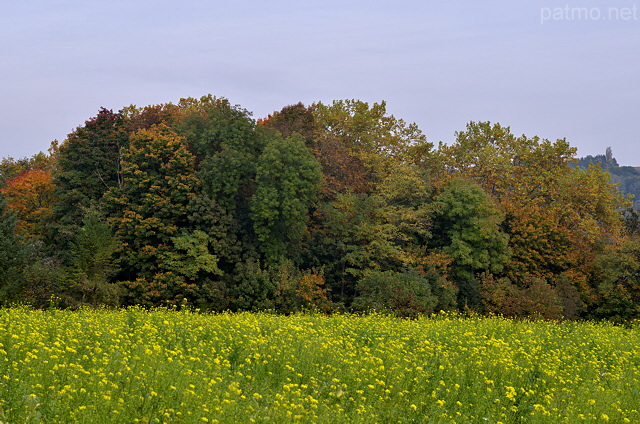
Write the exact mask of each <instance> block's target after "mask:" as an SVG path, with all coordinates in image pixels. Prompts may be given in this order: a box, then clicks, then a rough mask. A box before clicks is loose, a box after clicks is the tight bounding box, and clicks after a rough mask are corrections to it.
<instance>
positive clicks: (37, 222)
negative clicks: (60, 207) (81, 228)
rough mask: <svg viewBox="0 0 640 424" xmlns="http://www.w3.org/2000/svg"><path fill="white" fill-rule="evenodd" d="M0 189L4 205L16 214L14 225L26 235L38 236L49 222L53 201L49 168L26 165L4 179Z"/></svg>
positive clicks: (52, 186) (43, 231)
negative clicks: (18, 171) (4, 199)
mask: <svg viewBox="0 0 640 424" xmlns="http://www.w3.org/2000/svg"><path fill="white" fill-rule="evenodd" d="M6 184H7V185H6V187H4V188H2V189H0V192H2V194H3V195H4V197H5V198H6V200H7V202H8V208H9V209H11V210H13V211H15V212H16V213H17V214H18V229H19V230H20V231H22V233H23V234H24V235H26V236H28V237H40V236H42V235H43V234H44V233H45V230H46V227H47V225H49V224H50V223H51V220H52V216H53V207H54V205H55V196H54V184H53V178H52V176H51V172H49V171H45V170H40V169H30V170H28V171H25V172H23V173H21V174H20V175H18V176H17V177H15V178H12V179H10V180H7V182H6Z"/></svg>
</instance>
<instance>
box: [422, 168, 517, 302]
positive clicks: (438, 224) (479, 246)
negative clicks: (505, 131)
mask: <svg viewBox="0 0 640 424" xmlns="http://www.w3.org/2000/svg"><path fill="white" fill-rule="evenodd" d="M434 207H435V212H434V217H433V227H432V234H433V237H432V239H431V243H430V246H431V248H436V249H441V250H442V251H443V252H444V253H446V254H447V255H449V256H450V257H451V258H452V259H453V261H452V264H451V277H452V278H453V280H454V281H455V282H456V283H457V284H458V287H459V289H460V292H459V304H460V306H461V307H462V306H465V305H467V306H469V307H472V308H477V307H479V306H480V301H481V299H480V292H479V282H478V276H479V275H480V274H482V273H486V272H488V273H495V274H497V273H500V272H502V271H503V269H504V266H505V265H506V264H507V263H508V262H509V258H510V255H511V251H510V249H509V244H508V242H509V238H508V236H507V235H506V234H505V233H503V232H502V231H501V229H500V224H501V223H502V220H503V218H504V217H503V215H502V214H501V213H500V211H499V209H498V208H497V207H496V205H495V204H494V203H493V202H492V201H491V199H490V198H489V197H488V196H487V194H486V193H485V192H484V191H483V190H482V188H481V187H480V186H479V185H478V184H476V183H474V182H472V181H469V180H464V179H459V178H454V179H452V180H450V181H449V182H448V183H446V185H445V186H443V188H442V191H441V192H440V193H439V194H438V196H437V197H436V198H435V205H434Z"/></svg>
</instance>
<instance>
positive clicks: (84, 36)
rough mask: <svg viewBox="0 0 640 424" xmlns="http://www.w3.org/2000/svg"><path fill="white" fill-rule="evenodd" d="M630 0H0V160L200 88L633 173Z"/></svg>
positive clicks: (635, 73) (639, 82)
mask: <svg viewBox="0 0 640 424" xmlns="http://www.w3.org/2000/svg"><path fill="white" fill-rule="evenodd" d="M639 6H640V1H639V2H638V3H634V2H633V1H617V0H613V1H577V0H576V1H572V0H569V1H566V0H563V1H547V0H539V1H530V0H525V1H496V0H491V1H485V2H478V1H455V0H454V1H449V2H442V1H418V0H415V1H408V0H406V1H379V0H373V1H372V0H367V1H365V0H362V1H361V0H323V1H311V0H296V1H276V0H274V1H271V2H265V1H258V0H247V1H233V2H232V1H204V0H182V1H180V2H177V1H166V0H137V1H136V0H114V1H105V2H93V1H80V0H40V1H37V0H22V1H19V2H18V1H9V0H3V1H1V2H0V58H1V60H0V102H1V103H0V157H5V156H12V157H16V158H17V157H22V156H31V155H32V154H35V153H37V152H38V151H40V150H46V149H47V147H48V146H49V143H50V141H51V140H53V139H59V140H63V139H64V138H65V137H66V135H67V134H68V133H69V132H71V131H72V130H73V129H74V128H75V127H77V126H78V125H81V124H82V123H83V122H84V121H85V120H86V119H88V118H90V117H92V116H95V114H96V113H97V111H98V109H99V108H100V107H101V106H104V107H106V108H109V109H114V110H119V109H121V108H122V107H124V106H127V105H130V104H135V105H138V106H145V105H148V104H157V103H165V102H177V101H178V100H179V99H180V98H181V97H200V96H202V95H205V94H208V93H211V94H213V95H216V96H219V97H226V98H228V99H229V100H230V101H231V102H232V103H234V104H239V105H241V106H242V107H244V108H246V109H248V110H250V111H252V112H253V114H254V117H256V118H259V117H263V116H266V115H267V114H269V113H271V112H272V111H274V110H279V109H281V108H282V107H283V106H286V105H288V104H292V103H296V102H298V101H302V102H304V103H305V104H310V103H312V102H314V101H323V102H330V101H332V100H335V99H346V98H349V99H360V100H364V101H368V102H375V101H380V100H386V101H387V108H388V111H389V112H390V113H392V114H393V115H395V116H396V117H398V118H402V119H404V120H406V121H409V122H416V123H417V124H418V125H419V127H420V128H421V129H422V131H423V132H424V133H425V134H426V135H427V138H428V139H429V141H431V142H434V143H436V144H437V142H438V141H440V140H442V141H445V142H451V141H452V140H453V137H454V133H455V132H456V131H461V130H464V128H465V125H466V123H467V122H469V121H487V120H488V121H492V122H499V123H501V124H503V125H509V126H511V129H512V131H513V132H514V133H516V134H517V135H520V134H523V133H524V134H526V135H528V136H534V135H538V136H540V137H543V138H548V139H551V140H555V139H556V138H562V137H566V138H567V140H568V141H569V142H570V144H571V145H573V146H576V147H578V149H579V151H578V155H579V156H585V155H588V154H592V155H595V154H602V153H604V151H605V148H606V147H607V146H611V147H612V149H613V154H614V156H615V157H616V158H617V159H618V162H619V163H620V164H623V165H634V166H640V132H639V131H638V130H637V125H638V121H640V119H639V118H640V116H639V115H640V11H639V10H638V7H639Z"/></svg>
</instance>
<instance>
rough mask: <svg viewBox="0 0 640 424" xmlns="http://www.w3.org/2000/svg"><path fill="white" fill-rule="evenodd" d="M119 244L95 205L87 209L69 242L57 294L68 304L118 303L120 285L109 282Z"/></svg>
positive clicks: (113, 270)
mask: <svg viewBox="0 0 640 424" xmlns="http://www.w3.org/2000/svg"><path fill="white" fill-rule="evenodd" d="M118 247H119V241H118V239H117V238H116V237H115V235H114V234H113V231H112V229H111V227H110V226H109V225H108V224H107V222H106V219H105V217H104V216H103V215H102V213H101V212H100V211H99V210H98V209H97V208H95V207H93V208H88V209H86V210H85V212H84V217H83V219H82V226H81V227H80V229H79V231H78V234H77V235H76V237H75V239H74V240H73V241H72V242H71V244H70V253H71V254H70V255H69V258H70V259H69V264H68V266H67V267H66V278H65V280H66V287H65V289H64V292H63V293H60V295H61V296H64V299H62V300H63V301H64V302H65V303H66V304H67V305H68V306H79V305H90V306H97V305H100V304H106V305H111V306H118V305H119V302H120V296H121V287H120V286H119V285H118V284H116V283H113V282H112V278H113V277H114V276H115V275H116V273H117V271H118V269H117V266H116V264H115V253H116V251H117V250H118Z"/></svg>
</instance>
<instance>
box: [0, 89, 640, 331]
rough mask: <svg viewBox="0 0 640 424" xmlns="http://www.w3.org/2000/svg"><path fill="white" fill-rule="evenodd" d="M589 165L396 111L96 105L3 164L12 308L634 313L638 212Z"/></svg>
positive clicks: (361, 106) (476, 126)
mask: <svg viewBox="0 0 640 424" xmlns="http://www.w3.org/2000/svg"><path fill="white" fill-rule="evenodd" d="M610 153H611V152H608V154H609V156H611V154H610ZM575 154H576V149H575V148H573V147H572V146H571V145H570V144H569V143H568V142H567V141H566V140H556V141H549V140H543V139H539V138H538V137H528V136H525V135H522V136H516V135H514V134H512V133H511V131H510V129H509V127H505V126H501V125H499V124H492V123H489V122H471V123H469V124H468V125H467V127H466V129H465V130H464V131H460V132H458V133H456V138H455V141H454V142H453V143H451V144H450V145H446V144H444V143H440V144H439V145H438V146H437V148H436V147H435V146H434V145H433V144H432V143H429V142H428V141H427V140H426V137H425V136H424V134H423V133H422V132H421V130H420V129H419V128H418V127H417V126H416V125H415V124H410V123H406V122H404V121H403V120H402V119H398V118H396V117H394V116H393V115H390V114H388V113H387V110H386V104H385V103H384V102H381V103H375V104H372V105H370V104H368V103H365V102H361V101H357V100H343V101H335V102H333V103H331V104H323V103H321V102H317V103H314V104H312V105H309V106H305V105H303V104H302V103H298V104H295V105H290V106H286V107H284V108H283V109H282V110H280V111H276V112H274V113H272V114H271V115H269V116H268V117H267V118H264V119H258V120H254V119H253V118H252V117H251V114H250V113H249V112H248V111H246V110H245V109H242V108H241V107H239V106H233V105H232V104H231V103H229V101H228V100H226V99H223V98H216V97H213V96H205V97H202V98H200V99H193V98H188V99H182V100H181V101H180V102H178V103H177V104H172V103H167V104H162V105H153V106H147V107H142V108H138V107H135V106H129V107H126V108H124V109H122V110H121V111H119V112H113V111H111V110H106V109H100V110H99V112H98V114H97V116H95V117H93V118H90V119H88V120H87V121H86V122H85V123H84V124H83V125H81V126H79V127H78V128H77V129H76V130H74V131H73V132H72V133H71V134H69V136H68V138H67V139H66V140H65V141H64V142H62V143H60V144H59V145H58V144H55V149H53V150H52V151H51V155H50V156H47V155H44V154H40V155H39V156H38V157H37V158H36V157H34V158H33V160H22V161H13V160H11V159H5V160H3V161H2V163H1V164H0V176H3V178H2V181H0V183H1V184H0V187H2V188H1V189H0V194H1V196H2V197H3V198H4V199H5V200H4V201H3V202H4V203H2V204H3V205H5V206H3V210H2V211H0V212H2V216H3V218H2V219H3V220H4V221H3V222H2V223H0V224H1V225H4V227H2V228H3V231H4V233H6V234H7V236H6V237H9V235H8V234H10V235H11V237H13V238H12V239H11V240H14V241H12V242H11V243H12V244H19V245H20V246H22V247H21V249H18V250H16V252H18V251H19V252H20V255H17V256H16V255H8V254H6V252H5V256H6V257H7V258H9V257H11V258H12V259H11V261H10V262H11V264H13V265H11V273H12V274H11V275H13V277H11V279H12V281H15V282H16V283H15V284H14V283H12V284H11V285H8V284H9V283H7V282H5V281H4V280H2V281H3V283H2V284H3V289H2V290H0V297H1V298H0V302H4V303H7V302H9V301H15V300H16V299H18V298H20V299H21V300H23V301H26V302H30V303H32V304H34V305H35V306H45V299H46V298H51V299H56V300H55V301H56V302H57V303H58V305H59V306H67V307H78V306H82V305H92V306H96V305H101V304H106V305H113V306H115V305H131V304H140V305H144V306H148V307H152V306H158V305H173V306H175V307H182V306H184V305H191V306H194V307H197V308H200V309H204V310H226V309H231V310H265V309H270V310H276V311H279V312H285V313H290V312H295V311H301V310H305V309H316V310H321V311H324V312H330V311H335V310H353V311H369V310H384V311H389V312H393V313H397V314H399V315H402V316H417V315H419V314H429V313H431V312H434V311H437V310H441V309H445V310H447V309H449V310H451V309H454V310H466V311H469V310H471V311H477V312H489V313H500V314H505V315H509V316H540V317H544V318H554V319H558V318H571V319H574V318H581V317H598V318H611V319H631V318H635V317H638V316H640V307H639V303H640V298H639V296H640V280H639V277H638V269H640V265H639V264H640V254H639V253H638V252H640V248H639V247H638V246H639V244H638V240H639V237H640V224H639V222H638V221H639V220H638V219H637V213H635V212H634V211H633V210H632V209H630V206H631V202H630V199H628V198H627V197H625V196H624V194H623V193H621V192H620V191H619V190H618V188H617V187H616V186H615V185H614V184H612V183H611V177H610V175H609V174H608V173H607V172H605V171H604V168H602V167H600V166H591V167H580V166H576V164H575V162H576V158H575ZM609 156H608V159H607V160H608V162H607V163H613V162H614V159H613V158H612V157H609ZM38 164H40V165H38ZM634 214H635V215H634ZM634 217H635V218H634ZM7 240H8V239H7ZM5 244H6V243H5ZM3 246H4V245H3ZM3 249H7V247H6V246H5V247H3ZM0 254H3V253H2V252H1V251H0ZM7 261H9V259H7ZM20 261H23V262H24V263H28V264H29V266H23V267H22V268H20V267H19V266H16V264H17V263H19V262H20ZM7 264H9V262H7ZM7 266H9V265H7ZM7 272H8V271H7ZM7 275H8V274H7ZM2 293H5V294H4V295H2ZM9 293H11V296H9Z"/></svg>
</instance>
